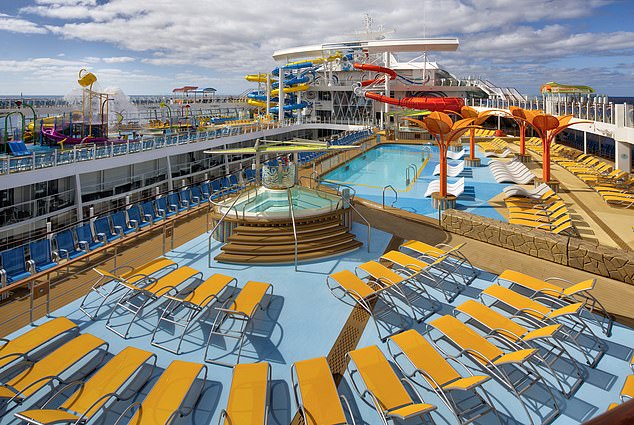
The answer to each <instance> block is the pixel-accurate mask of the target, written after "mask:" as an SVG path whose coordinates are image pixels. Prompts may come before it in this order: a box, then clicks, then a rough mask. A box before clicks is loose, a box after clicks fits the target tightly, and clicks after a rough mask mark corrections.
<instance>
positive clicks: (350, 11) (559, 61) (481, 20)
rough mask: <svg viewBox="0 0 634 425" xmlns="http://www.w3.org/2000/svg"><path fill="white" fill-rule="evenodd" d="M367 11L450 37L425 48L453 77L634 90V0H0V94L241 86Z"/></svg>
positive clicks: (383, 20) (408, 31) (358, 24)
mask: <svg viewBox="0 0 634 425" xmlns="http://www.w3.org/2000/svg"><path fill="white" fill-rule="evenodd" d="M366 14H369V15H370V16H371V17H372V19H373V21H374V22H375V23H376V25H377V26H378V25H379V24H380V25H382V26H383V27H384V28H385V29H389V30H393V31H394V32H393V33H392V34H390V35H389V36H388V37H389V38H419V37H457V38H458V39H459V41H460V47H459V49H458V51H457V52H446V53H433V54H430V55H429V58H430V59H431V60H435V61H437V62H438V63H439V64H440V65H441V66H442V67H443V68H445V69H447V70H448V71H449V72H451V73H452V74H454V75H455V76H458V77H466V76H478V77H481V78H486V79H488V80H490V81H492V82H493V83H494V84H496V85H498V86H505V87H515V88H517V89H518V90H519V91H520V92H521V93H523V94H532V95H534V94H537V93H538V90H539V86H540V85H541V84H543V83H545V82H548V81H556V82H559V83H563V84H584V85H590V86H592V87H594V88H595V90H596V91H597V92H598V93H601V94H606V95H609V96H632V95H634V25H633V24H632V22H634V0H523V1H521V0H412V1H410V0H389V1H384V0H380V1H364V0H357V1H347V0H339V1H333V0H321V1H314V0H311V1H305V0H295V1H285V0H276V1H270V0H257V1H256V0H232V1H226V0H0V95H14V94H20V93H23V94H24V95H32V94H40V95H44V94H49V95H64V94H67V93H69V92H71V90H72V89H73V88H75V86H77V83H76V80H77V72H78V71H79V69H81V68H86V69H88V70H90V71H92V72H94V73H95V74H96V75H97V77H98V78H99V83H100V84H101V86H102V87H104V88H106V87H119V88H121V89H122V90H123V91H124V92H125V93H127V94H167V93H170V92H171V90H172V89H173V88H175V87H180V86H183V85H194V86H199V87H214V88H216V89H217V90H218V93H220V94H240V93H242V92H243V91H244V90H246V89H248V88H250V87H252V86H253V84H252V83H249V82H247V81H246V80H245V79H244V76H245V75H246V74H248V73H257V72H269V71H270V70H271V69H273V68H274V66H275V63H274V61H273V59H272V57H271V55H272V53H273V52H274V51H275V50H278V49H284V48H290V47H296V46H302V45H307V44H318V43H323V42H333V41H341V40H342V39H352V38H354V37H353V34H354V32H355V31H357V30H360V29H361V28H362V26H363V19H364V16H365V15H366Z"/></svg>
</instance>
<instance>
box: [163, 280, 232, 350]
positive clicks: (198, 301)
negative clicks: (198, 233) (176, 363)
mask: <svg viewBox="0 0 634 425" xmlns="http://www.w3.org/2000/svg"><path fill="white" fill-rule="evenodd" d="M231 282H236V283H237V280H236V279H235V278H234V277H231V276H226V275H223V274H220V273H216V274H214V275H212V276H211V277H210V278H209V279H207V280H205V281H204V282H203V283H201V284H200V285H198V286H196V287H195V288H193V289H191V290H185V291H179V292H178V294H176V295H166V296H165V298H167V299H168V300H169V302H168V303H167V306H165V307H164V308H163V313H162V314H161V317H160V318H159V320H158V322H157V323H156V327H155V328H154V332H153V333H152V340H151V343H152V345H154V346H156V347H159V348H163V349H164V350H167V351H170V352H172V353H174V354H180V347H181V344H182V342H183V338H184V337H185V334H186V333H187V331H188V329H189V326H190V325H191V324H192V323H193V322H194V321H195V320H197V319H198V318H199V317H200V316H201V315H202V313H203V312H204V311H205V310H206V308H207V307H208V306H210V305H211V304H212V303H213V302H214V301H217V300H218V296H219V294H220V293H221V292H222V291H223V290H224V289H225V288H226V287H227V286H228V285H229V284H230V283H231ZM181 311H184V312H185V314H184V317H178V314H179V312H181ZM163 322H165V323H171V324H172V325H174V326H175V327H180V328H182V332H181V334H180V337H179V339H178V346H177V347H176V350H174V349H172V348H170V347H167V346H166V345H164V344H159V343H158V342H156V332H157V331H158V330H159V328H160V327H161V324H162V323H163Z"/></svg>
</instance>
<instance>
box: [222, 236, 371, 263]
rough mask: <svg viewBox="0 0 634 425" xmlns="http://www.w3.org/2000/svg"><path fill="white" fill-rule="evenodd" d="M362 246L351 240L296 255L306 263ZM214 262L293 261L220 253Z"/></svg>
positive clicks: (291, 259)
mask: <svg viewBox="0 0 634 425" xmlns="http://www.w3.org/2000/svg"><path fill="white" fill-rule="evenodd" d="M362 245H363V244H362V243H361V242H359V241H356V240H352V241H349V242H347V243H345V244H341V245H336V246H333V247H327V248H323V249H321V250H317V251H311V252H303V253H298V255H297V260H298V261H308V260H314V259H318V258H327V257H332V256H335V255H342V254H345V253H348V252H351V251H354V250H356V249H359V248H360V247H361V246H362ZM215 260H216V261H219V262H222V263H236V264H285V263H286V264H289V263H293V262H294V261H295V255H294V253H291V254H278V255H265V256H262V255H254V254H250V253H244V254H233V253H227V252H222V253H220V254H218V255H217V256H216V257H215Z"/></svg>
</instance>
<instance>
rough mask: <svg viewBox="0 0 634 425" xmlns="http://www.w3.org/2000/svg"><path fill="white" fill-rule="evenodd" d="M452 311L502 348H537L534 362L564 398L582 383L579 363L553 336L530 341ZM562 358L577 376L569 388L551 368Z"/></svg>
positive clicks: (563, 378) (455, 310)
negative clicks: (543, 369)
mask: <svg viewBox="0 0 634 425" xmlns="http://www.w3.org/2000/svg"><path fill="white" fill-rule="evenodd" d="M453 313H454V316H455V317H456V318H460V315H461V314H462V315H464V316H466V320H463V322H465V323H469V322H470V321H473V322H475V323H477V326H476V327H480V328H486V331H487V332H488V333H487V339H493V340H496V341H498V342H499V343H500V345H501V346H502V347H504V349H508V350H512V351H517V350H524V349H527V348H535V349H537V350H539V351H538V352H537V353H536V354H535V355H534V357H535V359H536V360H537V361H536V364H537V365H542V366H543V367H544V368H546V370H548V372H549V373H550V375H551V376H552V377H553V378H555V380H556V381H557V385H558V386H559V390H560V391H561V393H562V394H563V395H564V397H566V398H570V397H572V395H573V394H574V393H575V392H576V391H577V390H578V389H579V387H580V386H581V384H583V381H584V379H583V377H584V374H583V373H582V371H581V369H580V368H579V365H578V364H577V362H576V361H575V360H574V359H573V358H572V356H571V355H570V353H569V352H568V350H566V348H565V347H564V346H563V345H562V344H561V342H560V341H559V340H558V339H557V338H555V337H554V336H550V337H547V336H544V337H540V338H535V339H531V340H530V341H527V340H525V339H524V338H523V336H522V335H516V334H514V333H513V332H511V331H510V330H509V329H504V328H496V329H491V328H489V327H488V326H486V325H485V324H484V323H483V322H482V321H480V320H478V318H477V317H474V316H472V315H470V314H468V313H466V312H464V311H459V310H458V309H454V311H453ZM511 317H512V318H518V317H516V316H511ZM518 319H520V320H521V319H522V318H521V317H519V318H518ZM562 326H563V325H562ZM510 336H511V337H513V338H514V339H515V340H513V339H512V338H510ZM562 358H565V360H566V362H568V363H570V364H571V365H573V367H574V370H575V375H576V376H577V379H575V381H574V383H573V384H571V385H570V388H569V389H566V388H565V386H564V382H566V381H565V379H566V376H561V374H557V373H556V372H555V370H554V369H553V365H554V364H555V362H557V360H559V359H562Z"/></svg>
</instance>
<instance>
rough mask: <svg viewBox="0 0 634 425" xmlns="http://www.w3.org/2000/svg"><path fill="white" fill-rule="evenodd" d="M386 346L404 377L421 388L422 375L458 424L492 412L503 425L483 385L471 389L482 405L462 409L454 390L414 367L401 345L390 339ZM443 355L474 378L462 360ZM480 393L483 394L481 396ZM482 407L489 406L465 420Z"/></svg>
mask: <svg viewBox="0 0 634 425" xmlns="http://www.w3.org/2000/svg"><path fill="white" fill-rule="evenodd" d="M386 345H387V350H388V352H389V353H390V356H391V357H392V359H393V360H394V364H396V366H397V367H398V369H399V370H400V371H401V373H402V374H403V376H405V377H407V378H408V379H409V380H410V381H412V382H413V383H414V384H418V385H420V386H423V385H422V384H420V383H419V382H418V381H417V380H416V379H415V378H416V374H419V375H421V376H422V377H423V379H422V381H423V382H425V384H426V386H427V387H428V388H429V389H430V390H431V391H432V392H433V393H434V394H436V396H438V398H439V399H440V400H441V401H442V402H443V404H444V405H445V406H447V408H448V409H449V410H450V411H451V413H453V415H454V417H455V418H456V420H457V421H458V423H460V424H461V425H467V424H470V423H471V422H474V421H477V420H478V419H480V418H481V417H483V416H484V415H486V414H487V413H489V412H491V411H492V412H493V413H494V414H495V416H496V418H497V420H498V422H499V423H500V424H502V420H501V419H500V415H499V413H498V411H497V409H496V408H495V407H494V405H493V402H492V401H491V397H490V395H489V393H488V392H487V391H486V390H485V389H484V387H482V385H481V384H478V385H476V386H474V387H473V388H470V389H471V390H472V392H473V394H474V395H473V396H472V397H470V398H473V397H476V398H478V399H479V401H480V403H479V404H478V405H475V406H473V407H470V408H466V409H462V408H461V407H460V405H459V403H458V401H456V400H455V399H454V397H453V396H452V395H451V394H452V393H453V391H452V390H449V391H445V390H444V389H443V385H440V384H439V383H438V382H437V381H436V380H435V379H434V378H433V376H431V375H430V374H429V373H427V372H426V371H425V370H422V369H419V368H417V367H416V365H414V362H412V361H411V360H410V359H409V357H408V356H407V353H405V352H404V351H403V350H402V349H401V348H400V347H399V345H398V344H397V343H395V342H394V341H392V339H388V340H387V344H386ZM442 355H443V357H444V358H445V360H447V361H449V360H451V361H452V362H454V363H456V364H458V365H459V366H460V367H461V368H462V369H463V370H465V371H466V372H467V374H468V375H469V376H474V374H473V372H471V370H470V369H469V368H467V367H466V366H465V365H464V364H463V363H462V362H461V361H460V360H458V358H456V357H454V356H451V355H449V354H446V353H442ZM401 356H402V357H405V358H406V359H407V361H408V362H409V364H410V365H412V367H413V368H414V369H415V370H414V371H413V372H412V373H407V372H406V370H405V369H406V368H405V367H404V366H403V365H402V364H401V362H400V361H399V358H400V357H401ZM457 379H461V378H457ZM428 380H429V381H431V382H432V383H433V385H429V381H428ZM451 382H454V381H450V382H447V383H445V384H444V386H446V385H448V384H451ZM477 390H479V391H477ZM480 392H482V394H480ZM470 398H469V399H470ZM461 401H462V402H464V401H465V400H461ZM481 406H487V407H485V408H484V409H482V411H481V412H480V413H478V414H477V415H475V416H474V417H472V418H470V419H466V418H465V416H466V415H468V414H470V413H471V412H472V411H475V410H477V409H479V408H480V407H481Z"/></svg>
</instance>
